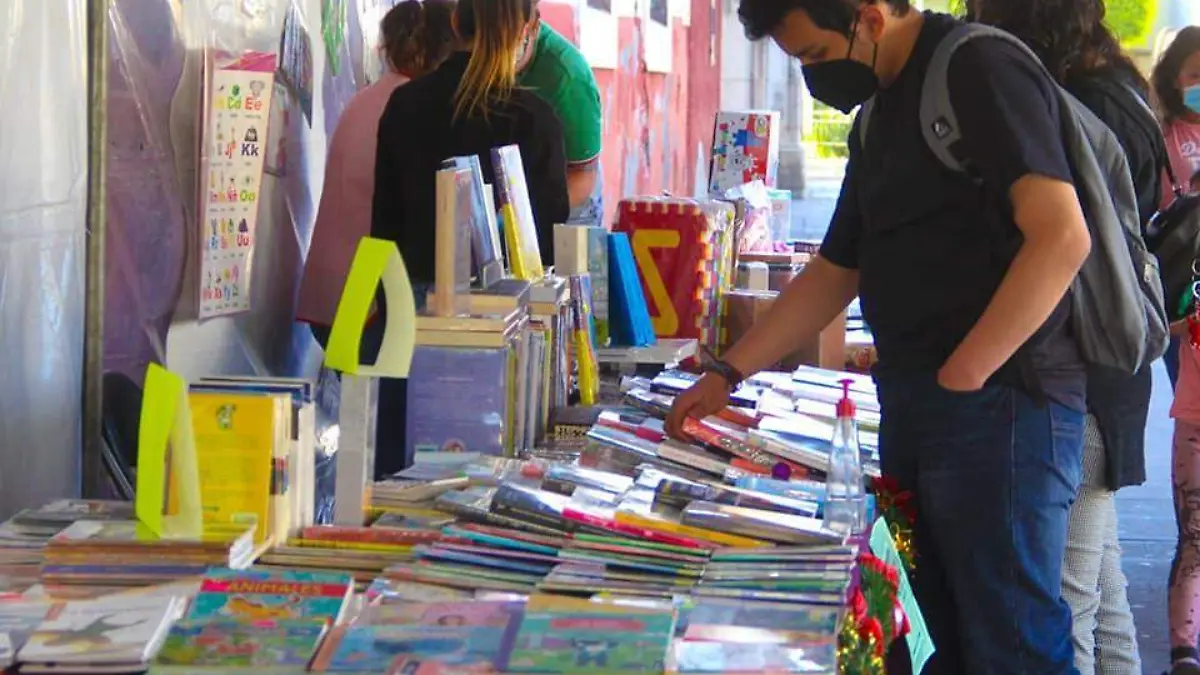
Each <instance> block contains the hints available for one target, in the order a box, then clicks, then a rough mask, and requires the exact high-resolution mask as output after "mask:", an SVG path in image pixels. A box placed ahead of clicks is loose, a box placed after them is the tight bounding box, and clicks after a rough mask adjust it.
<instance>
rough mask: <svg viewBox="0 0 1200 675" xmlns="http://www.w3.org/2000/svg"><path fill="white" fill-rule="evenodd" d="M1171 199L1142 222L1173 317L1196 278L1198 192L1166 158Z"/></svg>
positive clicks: (1182, 312) (1199, 270)
mask: <svg viewBox="0 0 1200 675" xmlns="http://www.w3.org/2000/svg"><path fill="white" fill-rule="evenodd" d="M1166 171H1167V178H1168V179H1170V181H1171V185H1172V187H1173V188H1174V190H1175V199H1173V200H1171V203H1170V204H1168V205H1167V206H1166V207H1165V208H1163V209H1162V210H1161V211H1159V212H1158V213H1156V214H1154V217H1153V218H1151V219H1150V222H1149V223H1148V224H1147V225H1146V246H1147V247H1149V249H1150V251H1151V252H1152V253H1154V255H1156V256H1158V266H1159V273H1160V274H1162V281H1163V298H1164V299H1165V300H1166V305H1167V314H1168V315H1169V316H1170V317H1171V319H1172V320H1173V321H1178V320H1179V319H1182V318H1184V317H1185V316H1187V313H1188V308H1189V306H1190V305H1191V300H1192V291H1191V289H1192V284H1193V283H1194V282H1195V281H1196V280H1197V278H1200V194H1196V193H1189V192H1187V191H1185V190H1184V186H1183V185H1182V184H1181V183H1180V182H1179V181H1178V180H1176V178H1175V171H1174V169H1172V168H1171V162H1170V161H1169V160H1168V161H1167V166H1166Z"/></svg>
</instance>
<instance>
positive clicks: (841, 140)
mask: <svg viewBox="0 0 1200 675" xmlns="http://www.w3.org/2000/svg"><path fill="white" fill-rule="evenodd" d="M853 124H854V116H853V115H843V114H841V113H839V112H838V111H836V110H834V109H833V108H830V107H829V106H826V105H825V104H823V103H820V102H816V103H815V104H814V106H813V126H812V133H810V134H809V135H808V138H806V139H804V140H806V141H809V142H811V143H813V144H814V145H815V146H816V149H817V156H818V157H820V158H822V159H830V158H835V157H836V158H842V159H844V158H846V157H847V156H849V154H850V151H849V150H848V149H847V148H846V137H847V136H849V135H850V127H851V126H852V125H853Z"/></svg>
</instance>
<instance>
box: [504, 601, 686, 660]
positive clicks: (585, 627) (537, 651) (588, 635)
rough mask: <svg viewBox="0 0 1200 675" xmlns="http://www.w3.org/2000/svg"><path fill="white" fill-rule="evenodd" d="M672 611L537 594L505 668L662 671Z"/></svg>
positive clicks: (529, 605)
mask: <svg viewBox="0 0 1200 675" xmlns="http://www.w3.org/2000/svg"><path fill="white" fill-rule="evenodd" d="M674 626H675V616H674V612H672V611H669V610H656V609H642V608H638V607H622V606H614V605H604V604H600V603H592V602H590V601H588V600H577V599H568V598H555V597H550V596H535V597H534V598H531V599H530V601H529V604H528V605H527V606H526V609H525V618H524V619H523V620H522V622H521V627H520V629H519V631H518V632H517V637H516V639H515V641H514V644H513V648H512V650H511V652H510V654H509V660H508V663H507V665H506V670H508V671H511V672H523V673H572V674H573V675H588V674H592V675H600V674H602V673H603V674H605V675H608V674H612V673H661V672H663V670H664V663H665V660H666V655H667V647H668V646H669V644H670V642H671V635H672V632H673V630H674Z"/></svg>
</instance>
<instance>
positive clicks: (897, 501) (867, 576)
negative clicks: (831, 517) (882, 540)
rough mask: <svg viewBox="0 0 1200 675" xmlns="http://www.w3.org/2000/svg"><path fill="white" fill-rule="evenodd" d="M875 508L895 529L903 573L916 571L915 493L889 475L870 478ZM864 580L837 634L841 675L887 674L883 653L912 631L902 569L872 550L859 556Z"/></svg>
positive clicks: (894, 536)
mask: <svg viewBox="0 0 1200 675" xmlns="http://www.w3.org/2000/svg"><path fill="white" fill-rule="evenodd" d="M871 491H872V492H873V493H874V494H875V508H876V511H877V512H878V514H879V515H880V516H882V517H883V519H884V522H886V523H887V525H888V530H890V531H891V534H892V539H893V540H894V541H895V544H896V550H897V552H899V554H900V560H901V562H902V563H903V564H904V566H905V568H906V569H905V570H903V573H905V574H909V575H911V574H913V572H914V571H915V569H916V558H917V552H916V548H915V546H914V543H913V524H914V523H916V520H917V513H916V505H915V503H914V498H913V494H912V493H911V492H909V491H907V490H901V489H900V486H899V484H898V483H896V481H895V480H894V479H892V478H890V477H886V476H885V477H882V478H876V479H874V480H872V481H871ZM858 566H859V582H858V587H857V588H855V589H854V591H853V593H852V594H851V597H850V607H849V611H848V612H847V613H846V618H845V620H844V621H843V622H842V629H841V632H840V633H839V634H838V673H839V675H885V672H886V665H885V663H884V655H885V654H886V653H887V650H888V647H889V646H890V645H891V644H892V641H894V640H896V639H898V638H901V637H903V636H905V635H907V634H908V631H909V625H908V617H907V616H906V615H905V613H904V610H903V609H902V608H901V607H900V605H899V603H898V601H897V599H896V594H897V590H898V588H899V582H900V577H899V575H900V573H901V571H900V570H897V569H896V568H894V567H892V566H891V565H888V564H887V563H885V562H884V561H882V560H880V559H879V558H876V557H875V556H874V555H872V554H870V553H863V554H862V555H860V556H859V559H858Z"/></svg>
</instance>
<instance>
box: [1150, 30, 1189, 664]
mask: <svg viewBox="0 0 1200 675" xmlns="http://www.w3.org/2000/svg"><path fill="white" fill-rule="evenodd" d="M1153 82H1154V90H1155V95H1156V97H1157V98H1158V105H1159V109H1160V113H1161V116H1162V120H1163V135H1164V137H1165V138H1166V141H1167V151H1168V154H1169V155H1170V158H1171V168H1172V170H1173V172H1174V174H1175V176H1176V177H1177V178H1178V180H1179V181H1188V184H1185V185H1182V186H1179V187H1182V188H1183V189H1184V190H1193V191H1194V190H1195V187H1196V186H1195V178H1196V176H1197V174H1198V173H1200V27H1197V26H1189V27H1187V28H1184V29H1183V30H1182V31H1180V32H1179V34H1178V35H1177V36H1176V37H1175V40H1174V41H1173V42H1172V43H1171V45H1170V46H1169V47H1168V48H1167V50H1166V51H1165V52H1164V53H1163V56H1162V58H1161V59H1160V60H1159V62H1158V65H1157V66H1155V68H1154V75H1153ZM1164 187H1165V190H1164V194H1163V206H1164V207H1165V206H1166V205H1168V204H1170V202H1171V201H1172V200H1173V199H1174V198H1175V195H1174V192H1173V190H1174V187H1173V186H1171V185H1170V184H1169V181H1164ZM1189 290H1190V291H1191V292H1192V293H1193V295H1194V294H1195V293H1194V291H1195V288H1194V287H1193V288H1192V289H1189ZM1179 300H1180V299H1179V298H1168V299H1167V303H1168V305H1170V306H1176V303H1178V302H1179ZM1191 302H1192V309H1191V312H1192V314H1191V316H1190V317H1189V318H1188V319H1186V320H1185V321H1181V322H1179V323H1178V324H1175V325H1174V326H1173V327H1172V333H1174V334H1175V335H1176V336H1177V337H1178V338H1179V342H1180V343H1181V344H1180V345H1179V347H1178V351H1177V352H1176V355H1177V357H1178V361H1177V365H1176V366H1175V369H1176V372H1177V373H1178V375H1177V377H1176V378H1173V379H1175V401H1174V403H1173V404H1172V406H1171V417H1172V418H1174V420H1175V439H1174V446H1173V449H1172V453H1171V482H1172V485H1173V488H1174V490H1173V493H1174V500H1175V522H1176V525H1177V526H1178V532H1179V534H1178V537H1179V540H1178V543H1177V544H1176V547H1175V559H1174V561H1173V562H1172V565H1171V577H1170V586H1169V590H1168V594H1167V615H1168V621H1169V625H1170V646H1171V662H1172V665H1171V671H1170V675H1200V652H1198V651H1197V649H1196V640H1197V638H1198V637H1200V347H1197V346H1196V343H1197V342H1198V341H1200V320H1198V318H1197V316H1198V315H1197V314H1196V311H1197V310H1196V299H1195V298H1194V297H1193V298H1192V300H1191ZM1171 365H1172V364H1170V363H1168V369H1170V366H1171Z"/></svg>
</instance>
